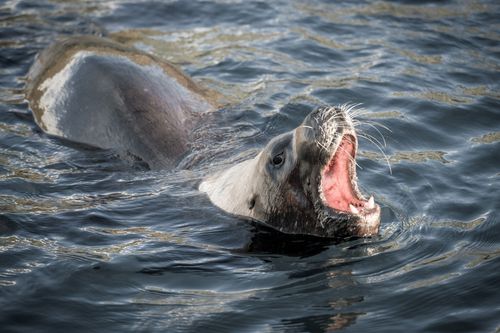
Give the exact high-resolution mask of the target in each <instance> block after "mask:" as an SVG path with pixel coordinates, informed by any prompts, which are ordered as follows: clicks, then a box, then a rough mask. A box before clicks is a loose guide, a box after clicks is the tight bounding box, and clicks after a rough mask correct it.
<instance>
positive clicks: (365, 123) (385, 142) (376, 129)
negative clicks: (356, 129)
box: [360, 121, 387, 147]
mask: <svg viewBox="0 0 500 333" xmlns="http://www.w3.org/2000/svg"><path fill="white" fill-rule="evenodd" d="M361 125H367V126H370V127H371V128H373V129H374V130H375V131H377V133H378V134H379V135H380V137H381V138H382V141H383V142H384V147H387V141H386V140H385V137H384V135H383V134H382V132H380V130H379V129H378V128H377V126H376V125H377V124H374V123H372V122H370V121H366V122H363V123H361ZM360 132H363V131H362V130H360Z"/></svg>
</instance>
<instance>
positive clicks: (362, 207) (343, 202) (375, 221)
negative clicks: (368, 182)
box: [318, 132, 380, 237]
mask: <svg viewBox="0 0 500 333" xmlns="http://www.w3.org/2000/svg"><path fill="white" fill-rule="evenodd" d="M356 148H357V141H356V136H355V134H354V132H352V133H349V132H348V133H347V134H343V136H342V137H341V138H340V140H339V142H338V144H337V147H336V149H334V150H333V152H332V154H331V156H330V158H329V160H328V162H327V163H326V164H325V165H324V166H323V168H322V170H321V171H320V181H319V188H318V192H319V197H320V200H321V203H322V205H323V206H324V208H325V209H326V210H327V211H328V215H330V216H332V217H335V216H344V217H345V218H347V219H348V220H351V221H352V222H351V223H352V224H353V225H352V226H351V228H349V229H350V230H352V232H353V234H352V236H360V237H366V236H372V235H375V234H377V233H378V229H379V225H380V207H379V206H378V205H377V204H376V203H375V201H374V199H373V197H370V198H369V199H368V200H366V199H365V198H364V197H363V195H361V193H360V192H359V190H358V186H357V179H356V160H355V157H356ZM332 222H333V221H332ZM333 223H335V222H333Z"/></svg>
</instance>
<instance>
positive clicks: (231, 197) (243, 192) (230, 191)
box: [200, 156, 258, 217]
mask: <svg viewBox="0 0 500 333" xmlns="http://www.w3.org/2000/svg"><path fill="white" fill-rule="evenodd" d="M257 161H258V156H257V157H255V158H253V159H250V160H246V161H243V162H241V163H238V164H236V165H234V166H232V167H230V168H229V169H226V170H223V171H221V172H218V173H216V174H214V175H211V176H209V177H208V178H206V179H204V180H203V181H202V183H201V184H200V191H202V192H205V193H207V195H208V197H209V198H210V201H212V203H213V204H214V205H216V206H218V207H219V208H221V209H223V210H224V211H226V212H228V213H230V214H234V215H238V216H244V217H251V203H250V197H251V196H252V193H253V192H254V182H253V180H254V175H255V172H256V170H257Z"/></svg>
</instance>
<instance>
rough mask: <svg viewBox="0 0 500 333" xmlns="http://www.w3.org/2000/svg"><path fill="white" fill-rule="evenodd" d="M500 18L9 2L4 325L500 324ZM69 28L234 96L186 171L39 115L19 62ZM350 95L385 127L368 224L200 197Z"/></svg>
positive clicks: (429, 12) (411, 6) (450, 11)
mask: <svg viewBox="0 0 500 333" xmlns="http://www.w3.org/2000/svg"><path fill="white" fill-rule="evenodd" d="M499 17H500V5H499V3H498V2H497V1H494V0H491V1H473V0H471V1H466V0H463V1H440V2H438V1H436V2H432V1H377V2H369V1H343V2H334V1H308V2H307V1H263V2H257V1H229V0H228V1H213V2H205V1H202V2H200V1H97V0H95V1H93V0H90V1H83V0H82V1H56V0H53V1H48V0H30V1H25V0H12V1H1V2H0V63H1V65H0V331H1V332H42V331H45V332H127V331H148V332H149V331H161V332H180V331H186V332H327V331H334V330H343V331H346V332H499V329H500V319H499V318H500V291H499V288H500V226H499V223H500V221H499V217H498V212H499V211H500V93H499V91H500V85H499V82H500V74H499V68H500V62H499V58H500V21H499ZM82 33H92V34H104V35H107V36H111V37H112V38H115V39H117V40H119V41H121V42H123V43H127V44H129V45H134V46H136V47H138V48H140V49H143V50H146V51H148V52H151V53H154V54H156V55H158V56H159V57H162V58H165V59H167V60H169V61H172V62H174V63H176V64H177V65H179V66H180V67H181V68H182V69H183V70H185V71H186V72H187V73H188V74H190V75H191V76H192V77H194V78H195V79H196V80H197V81H200V82H202V83H203V84H204V85H206V86H208V87H210V88H212V89H215V90H218V91H220V92H222V93H223V94H224V95H226V96H228V98H229V99H230V104H228V105H229V106H228V107H227V108H225V109H224V110H221V111H220V115H221V117H220V119H223V120H224V121H221V124H220V128H219V129H217V130H215V132H211V133H207V136H209V138H208V139H207V142H208V143H209V144H207V145H199V147H194V148H193V152H192V153H191V155H190V156H188V157H187V160H188V161H187V162H189V163H190V165H191V167H190V168H189V169H188V170H180V169H179V170H176V171H171V172H165V171H163V172H162V171H148V170H145V169H143V168H140V167H133V166H131V165H129V164H127V163H126V162H124V161H122V160H120V159H118V158H116V157H115V156H114V155H113V153H112V152H107V151H101V150H97V149H91V148H88V147H80V146H78V145H75V144H71V143H68V142H64V141H61V140H58V139H54V138H51V137H48V136H47V135H45V134H43V133H42V132H41V131H40V130H39V129H38V128H37V127H36V125H35V124H34V121H33V118H32V116H31V113H30V111H29V107H28V105H27V103H26V101H25V100H24V95H23V87H24V78H25V75H26V73H27V71H28V68H29V66H30V65H31V63H32V62H33V58H34V56H35V54H36V53H37V52H38V51H39V50H41V49H42V48H44V47H45V46H47V45H48V44H49V43H50V42H51V41H53V40H54V39H56V38H57V37H60V36H63V35H76V34H82ZM347 102H350V103H363V107H364V108H365V109H366V110H367V115H366V116H365V117H364V121H365V122H366V123H367V124H368V123H370V124H371V122H376V123H378V125H377V126H376V128H377V129H375V128H373V127H372V126H369V125H365V128H364V130H365V133H368V134H370V135H372V136H373V137H375V138H376V139H377V140H379V141H381V143H382V144H383V139H382V137H381V134H382V135H383V137H384V138H385V140H386V146H385V147H384V148H383V150H384V152H385V154H386V156H387V159H388V160H389V163H388V162H387V160H386V158H384V156H383V155H382V153H381V152H380V150H379V149H378V148H377V147H376V146H375V145H373V144H372V143H370V142H368V141H366V140H361V142H360V156H359V162H358V163H359V166H360V168H359V170H358V175H359V178H360V183H361V185H362V187H363V189H364V191H365V192H366V193H374V194H375V197H376V200H377V201H378V202H380V203H381V204H382V206H383V210H382V219H383V220H382V227H381V232H380V236H379V237H375V238H371V239H367V240H355V241H350V242H346V243H341V244H331V243H328V242H323V241H320V240H318V239H309V238H304V237H290V236H285V235H282V234H279V233H277V232H273V231H271V230H268V229H266V228H262V227H259V226H256V225H253V224H251V223H249V222H246V221H242V220H239V219H237V218H234V217H231V216H228V215H226V214H224V213H223V212H221V211H220V210H218V209H216V208H214V207H213V206H212V205H211V204H210V203H209V201H208V200H207V198H206V197H205V196H204V195H203V194H201V193H200V192H199V191H198V190H197V186H198V184H199V181H200V179H201V177H202V176H203V175H204V174H206V173H209V172H210V170H212V169H216V168H218V167H220V166H221V165H224V164H227V163H231V162H232V161H234V160H235V159H237V158H241V156H242V155H241V154H242V152H244V151H245V150H248V149H251V150H252V151H253V150H254V149H256V148H258V147H260V146H262V145H263V144H264V143H265V142H266V141H268V140H269V138H271V137H273V136H274V135H276V134H278V133H281V132H284V131H287V130H289V129H291V128H294V127H295V126H297V125H298V124H299V123H300V122H301V121H302V119H303V118H304V116H305V115H306V114H307V112H309V110H310V109H311V108H312V107H313V106H315V105H319V104H342V103H347ZM384 127H387V128H388V129H389V130H387V129H384ZM378 131H380V132H381V133H380V134H379V133H378ZM210 142H211V143H210ZM214 142H216V144H213V143H214ZM196 157H200V160H199V161H198V162H197V163H192V161H193V160H195V159H196ZM190 161H191V162H190ZM389 165H390V167H389Z"/></svg>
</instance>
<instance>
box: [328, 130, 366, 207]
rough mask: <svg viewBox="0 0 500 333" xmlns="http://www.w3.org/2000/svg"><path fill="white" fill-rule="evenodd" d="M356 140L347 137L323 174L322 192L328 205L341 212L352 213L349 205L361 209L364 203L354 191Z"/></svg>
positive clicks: (343, 139)
mask: <svg viewBox="0 0 500 333" xmlns="http://www.w3.org/2000/svg"><path fill="white" fill-rule="evenodd" d="M355 140H356V139H355V138H354V137H353V136H351V135H345V136H344V137H343V138H342V141H341V142H340V145H339V147H338V148H337V151H336V152H335V154H334V155H333V157H332V158H331V159H330V162H328V164H327V165H326V166H325V168H324V169H323V171H322V173H321V190H322V192H323V195H324V198H325V201H326V204H327V205H328V206H330V207H331V208H334V209H336V210H340V211H346V212H350V207H349V205H353V206H354V207H359V206H362V205H363V202H362V201H361V200H360V199H359V198H358V196H357V195H356V193H355V190H354V189H353V183H352V182H353V181H354V180H353V176H354V170H355V169H354V165H353V163H354V157H355V154H356V146H355V142H356V141H355Z"/></svg>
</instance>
